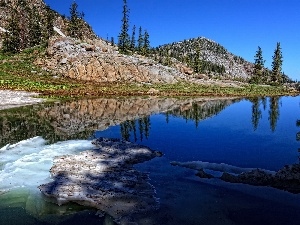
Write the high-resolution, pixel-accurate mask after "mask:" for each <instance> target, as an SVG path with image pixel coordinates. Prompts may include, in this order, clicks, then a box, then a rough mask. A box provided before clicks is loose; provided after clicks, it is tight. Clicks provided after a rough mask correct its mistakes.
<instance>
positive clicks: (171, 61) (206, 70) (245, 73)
mask: <svg viewBox="0 0 300 225" xmlns="http://www.w3.org/2000/svg"><path fill="white" fill-rule="evenodd" d="M153 57H154V58H155V59H156V60H158V61H159V62H161V63H164V64H166V65H169V66H176V65H177V64H178V62H181V63H184V64H186V65H187V66H188V67H190V68H191V69H192V70H193V73H194V74H197V75H199V74H205V75H208V77H210V78H223V79H237V80H244V81H246V80H247V79H249V78H250V77H251V76H252V73H253V69H254V65H253V63H250V62H247V61H246V60H244V59H243V58H242V57H239V56H236V55H234V54H232V53H230V52H229V51H228V50H226V49H225V48H224V47H223V46H221V45H220V44H218V43H216V42H214V41H212V40H209V39H207V38H204V37H199V38H193V39H188V40H184V41H180V42H174V43H171V44H165V45H162V46H159V47H157V48H155V50H154V56H153ZM200 77H202V76H201V75H200Z"/></svg>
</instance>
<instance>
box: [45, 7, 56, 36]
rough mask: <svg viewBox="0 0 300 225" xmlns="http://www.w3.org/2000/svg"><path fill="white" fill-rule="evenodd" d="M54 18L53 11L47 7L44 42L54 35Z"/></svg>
mask: <svg viewBox="0 0 300 225" xmlns="http://www.w3.org/2000/svg"><path fill="white" fill-rule="evenodd" d="M54 16H55V15H54V12H53V11H52V9H51V8H50V7H49V6H46V18H45V31H44V41H47V40H49V38H50V37H51V36H53V35H54V29H53V25H54Z"/></svg>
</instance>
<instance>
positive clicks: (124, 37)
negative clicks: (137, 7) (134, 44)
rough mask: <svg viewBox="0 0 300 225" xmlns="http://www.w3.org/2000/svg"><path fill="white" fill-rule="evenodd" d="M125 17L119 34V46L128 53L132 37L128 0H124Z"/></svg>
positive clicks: (123, 51) (121, 50)
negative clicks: (129, 31) (130, 33)
mask: <svg viewBox="0 0 300 225" xmlns="http://www.w3.org/2000/svg"><path fill="white" fill-rule="evenodd" d="M123 2H124V4H123V18H122V27H121V32H120V34H119V42H118V47H119V49H120V52H122V53H128V50H129V48H130V37H129V34H128V30H129V9H128V6H127V0H123Z"/></svg>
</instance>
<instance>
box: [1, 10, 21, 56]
mask: <svg viewBox="0 0 300 225" xmlns="http://www.w3.org/2000/svg"><path fill="white" fill-rule="evenodd" d="M13 11H14V12H13V13H12V14H11V17H10V18H9V21H8V26H7V27H6V30H7V32H5V34H4V40H3V43H2V51H3V52H8V53H17V52H19V51H20V44H21V40H20V28H19V17H18V13H17V11H16V10H13Z"/></svg>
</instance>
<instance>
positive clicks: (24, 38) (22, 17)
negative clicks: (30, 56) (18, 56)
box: [17, 0, 31, 49]
mask: <svg viewBox="0 0 300 225" xmlns="http://www.w3.org/2000/svg"><path fill="white" fill-rule="evenodd" d="M17 13H18V17H19V19H18V26H19V29H20V32H19V38H20V45H19V48H20V49H25V48H27V47H29V44H30V41H29V40H30V37H29V34H30V33H29V23H28V21H30V16H29V15H30V14H31V9H30V8H29V6H28V4H27V1H25V0H18V2H17Z"/></svg>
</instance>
